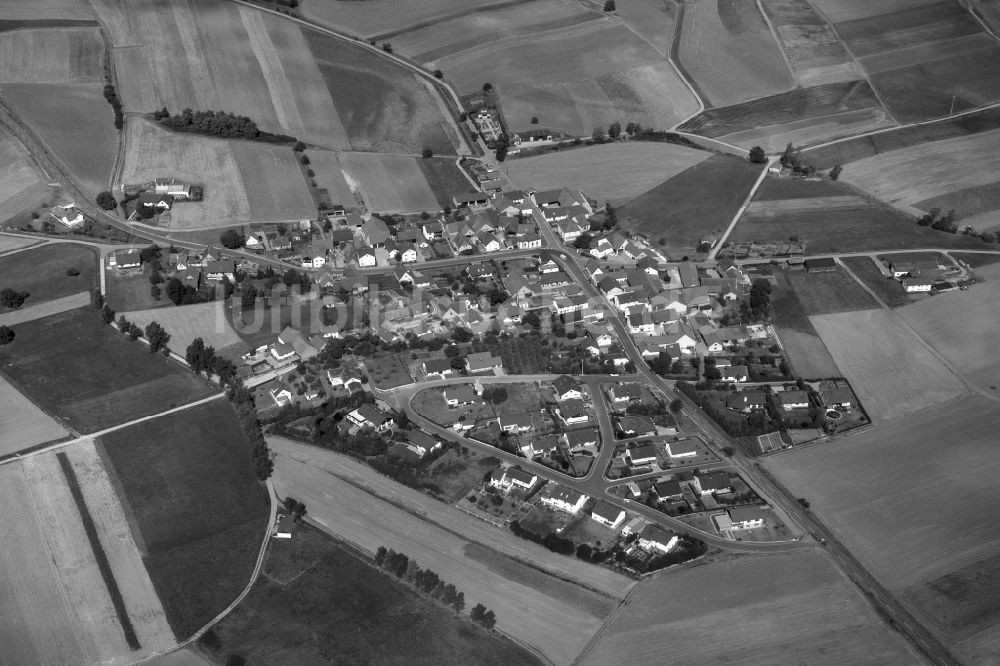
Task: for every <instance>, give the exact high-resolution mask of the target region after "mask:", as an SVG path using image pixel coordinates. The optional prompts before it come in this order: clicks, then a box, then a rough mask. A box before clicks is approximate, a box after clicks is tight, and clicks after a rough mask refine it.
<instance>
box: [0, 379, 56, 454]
mask: <svg viewBox="0 0 1000 666" xmlns="http://www.w3.org/2000/svg"><path fill="white" fill-rule="evenodd" d="M0 404H3V406H4V411H3V414H2V415H0V457H4V456H7V455H9V454H11V453H14V452H16V451H21V450H24V449H30V448H32V447H33V446H37V445H38V444H42V443H44V442H51V441H53V440H56V439H61V438H63V437H65V436H66V435H68V434H69V432H68V431H67V430H66V429H65V428H63V427H62V426H61V425H59V423H58V422H57V421H56V420H55V419H53V418H52V417H50V416H49V415H48V414H46V413H45V412H43V411H42V410H41V409H39V408H38V406H37V405H35V404H34V403H33V402H31V401H30V400H28V399H27V398H26V397H25V396H24V395H23V394H22V393H21V392H20V391H18V390H17V389H16V388H14V386H12V385H11V384H10V382H8V381H7V380H5V379H3V378H2V377H0Z"/></svg>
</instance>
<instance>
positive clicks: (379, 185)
mask: <svg viewBox="0 0 1000 666" xmlns="http://www.w3.org/2000/svg"><path fill="white" fill-rule="evenodd" d="M418 160H420V158H419V157H410V156H408V155H378V154H375V153H341V154H340V163H341V165H343V169H344V171H343V173H344V175H345V177H346V179H347V182H348V183H349V184H351V185H352V187H356V188H357V190H358V191H359V192H360V193H361V196H362V198H363V199H364V201H365V205H366V206H367V207H368V210H370V211H373V212H378V213H421V212H424V211H433V210H439V209H440V208H441V206H440V204H439V203H438V199H437V197H436V196H435V194H434V191H433V190H431V187H430V185H429V184H428V183H427V179H426V178H424V174H423V171H421V169H420V165H419V163H418Z"/></svg>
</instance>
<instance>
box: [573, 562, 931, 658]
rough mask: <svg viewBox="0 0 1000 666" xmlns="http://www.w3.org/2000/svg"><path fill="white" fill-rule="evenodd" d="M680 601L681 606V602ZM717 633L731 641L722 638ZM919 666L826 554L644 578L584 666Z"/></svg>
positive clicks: (718, 565) (698, 568)
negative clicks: (697, 664)
mask: <svg viewBox="0 0 1000 666" xmlns="http://www.w3.org/2000/svg"><path fill="white" fill-rule="evenodd" d="M678 599H684V603H677V600H678ZM720 627H726V631H727V633H728V635H729V636H730V637H731V639H732V640H724V641H720V640H717V638H718V631H719V628H720ZM664 655H670V661H671V662H673V663H687V662H692V661H701V662H704V663H713V664H719V663H745V664H773V663H802V664H819V663H829V664H848V663H861V662H875V663H886V664H888V663H917V662H919V661H920V658H919V657H918V655H917V654H916V653H915V652H914V651H913V650H912V648H910V646H909V645H908V644H907V642H906V641H905V640H904V639H903V638H902V636H900V635H899V634H898V633H896V632H894V631H892V630H891V629H890V628H889V627H888V626H886V625H885V624H884V623H883V621H882V620H881V619H880V617H879V616H878V615H877V614H876V613H875V611H874V610H873V609H872V607H871V606H870V605H869V603H868V601H867V600H866V599H865V598H864V597H863V596H862V595H861V594H860V593H859V592H858V591H857V590H856V588H855V587H854V586H853V585H852V584H851V583H850V581H849V580H847V578H846V577H845V576H844V575H843V574H842V573H841V572H840V571H839V570H838V569H837V567H835V566H834V565H833V563H832V562H831V561H830V560H829V558H828V557H827V556H826V555H825V554H824V553H822V552H819V551H815V550H809V551H798V552H795V553H786V554H780V555H767V556H765V555H744V556H735V555H728V556H725V557H721V558H718V559H714V560H711V561H706V562H703V563H701V565H700V566H692V567H683V568H677V569H676V570H670V571H668V572H665V573H664V574H662V575H659V576H655V577H653V578H650V579H648V580H645V581H643V582H641V583H639V585H638V586H637V587H636V589H635V592H634V593H633V594H632V596H631V597H630V598H629V603H628V605H626V606H625V607H624V608H623V610H622V612H621V613H619V614H618V615H617V616H616V617H615V619H614V620H612V621H611V623H610V624H609V625H608V626H607V628H606V629H605V631H604V632H603V633H602V634H601V636H600V637H599V638H598V640H597V641H596V642H595V643H594V644H593V645H592V646H591V647H590V648H589V649H588V650H587V651H586V652H585V653H584V655H583V656H582V658H581V659H580V660H579V663H581V664H583V665H585V666H597V665H603V664H611V663H635V664H651V663H661V662H662V660H663V657H664Z"/></svg>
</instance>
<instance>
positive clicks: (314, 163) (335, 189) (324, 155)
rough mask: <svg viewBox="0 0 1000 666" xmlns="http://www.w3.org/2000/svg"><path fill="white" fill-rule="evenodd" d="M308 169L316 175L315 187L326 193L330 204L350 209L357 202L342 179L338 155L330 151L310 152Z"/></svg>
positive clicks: (342, 171) (342, 172) (342, 173)
mask: <svg viewBox="0 0 1000 666" xmlns="http://www.w3.org/2000/svg"><path fill="white" fill-rule="evenodd" d="M307 154H308V156H309V168H310V169H312V170H313V173H315V174H316V175H315V176H314V177H313V178H314V180H315V181H316V185H317V186H318V187H321V188H323V189H325V190H326V191H327V194H328V195H329V197H330V203H332V204H341V205H342V206H347V207H351V206H354V205H356V203H357V201H356V199H355V196H354V192H353V191H351V188H350V186H348V184H347V181H346V180H345V179H344V170H343V167H342V166H341V164H340V158H339V157H338V153H336V152H334V151H330V150H310V151H308V153H307Z"/></svg>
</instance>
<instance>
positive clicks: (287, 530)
mask: <svg viewBox="0 0 1000 666" xmlns="http://www.w3.org/2000/svg"><path fill="white" fill-rule="evenodd" d="M293 524H294V521H293V520H292V517H291V516H289V515H288V514H283V515H281V516H279V517H278V520H277V522H276V523H275V526H274V538H275V539H291V538H292V525H293Z"/></svg>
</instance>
